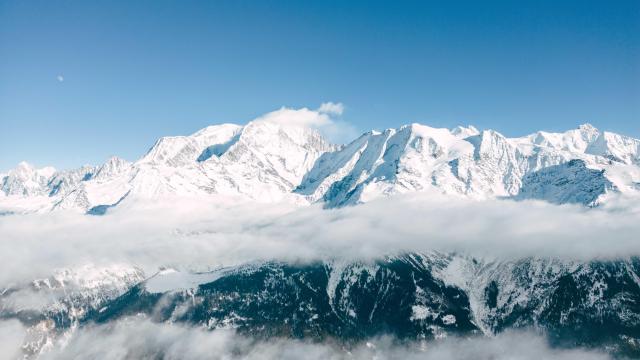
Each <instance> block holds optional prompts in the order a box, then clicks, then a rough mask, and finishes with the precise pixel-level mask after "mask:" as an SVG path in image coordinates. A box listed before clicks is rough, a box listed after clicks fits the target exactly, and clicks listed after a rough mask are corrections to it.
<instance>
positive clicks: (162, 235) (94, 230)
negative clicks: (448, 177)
mask: <svg viewBox="0 0 640 360" xmlns="http://www.w3.org/2000/svg"><path fill="white" fill-rule="evenodd" d="M638 204H639V202H638V201H635V200H633V201H629V202H625V203H623V202H617V203H616V202H613V203H612V205H611V206H610V207H607V208H604V209H595V210H587V209H584V208H581V207H574V206H554V205H549V204H545V203H541V202H513V201H500V200H489V201H483V202H479V201H469V200H463V199H454V198H450V197H440V196H436V195H429V194H412V195H410V196H409V195H407V196H397V197H394V198H388V199H380V200H376V201H373V202H371V203H367V204H363V205H359V206H355V207H349V208H343V209H336V210H324V209H321V208H320V207H319V206H311V207H305V208H300V207H296V206H293V205H288V204H269V205H266V204H264V205H259V204H255V203H233V204H230V203H226V202H223V201H215V200H214V199H212V200H211V201H203V200H202V199H197V200H194V201H193V202H186V200H185V199H182V200H175V201H171V202H168V203H161V204H157V203H154V204H144V203H136V204H134V205H130V206H129V207H127V206H122V207H119V208H116V209H114V210H115V211H113V212H112V213H108V214H107V215H106V216H102V217H93V216H84V215H77V214H71V213H63V212H57V213H51V214H46V215H12V216H2V217H0V234H2V237H1V238H0V262H1V263H2V264H3V267H4V269H6V271H3V272H0V284H7V283H12V282H21V281H29V280H31V279H33V278H37V277H43V276H48V275H50V274H51V273H52V271H53V270H54V269H57V268H65V267H76V266H81V265H84V264H96V265H101V264H103V265H110V264H113V263H125V264H132V265H136V266H139V267H141V268H142V269H144V270H145V272H146V273H153V272H155V271H156V270H157V269H158V267H160V266H179V267H188V268H193V269H206V268H209V267H211V266H221V265H234V264H238V263H242V262H246V261H253V260H262V259H282V260H290V261H299V260H302V261H305V260H313V259H320V258H333V257H336V256H343V257H346V258H350V259H353V258H374V257H379V256H383V255H385V254H393V253H397V252H404V251H430V250H440V251H455V252H463V253H467V254H470V255H473V256H480V257H498V258H520V257H527V256H544V257H549V256H550V257H560V258H567V259H579V260H588V259H593V258H599V259H612V258H619V257H623V258H626V257H628V256H637V255H640V245H639V239H638V234H640V221H638V219H639V218H640V212H639V211H638ZM123 205H124V204H123Z"/></svg>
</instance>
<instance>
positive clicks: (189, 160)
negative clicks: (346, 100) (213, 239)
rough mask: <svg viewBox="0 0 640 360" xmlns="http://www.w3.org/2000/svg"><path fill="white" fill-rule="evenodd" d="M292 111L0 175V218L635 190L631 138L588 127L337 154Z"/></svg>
mask: <svg viewBox="0 0 640 360" xmlns="http://www.w3.org/2000/svg"><path fill="white" fill-rule="evenodd" d="M287 111H288V112H290V113H287ZM296 111H300V110H288V109H287V110H280V113H278V117H279V121H271V120H269V119H268V117H267V118H260V119H258V120H255V121H252V122H250V123H248V124H247V125H244V126H240V125H233V124H222V125H214V126H209V127H207V128H204V129H202V130H200V131H198V132H196V133H194V134H192V135H190V136H173V137H163V138H161V139H159V140H158V141H156V143H155V144H154V145H153V146H152V147H151V149H150V150H149V151H148V152H147V153H146V154H145V155H144V156H143V157H142V158H141V159H139V160H137V161H135V162H133V163H129V162H126V161H124V160H122V159H119V158H116V157H113V158H111V159H109V160H107V162H106V163H104V164H103V165H100V166H95V167H93V166H84V167H81V168H79V169H75V170H67V171H55V170H54V169H53V168H43V169H35V168H33V167H32V166H30V165H28V164H26V163H21V164H19V165H18V167H17V168H15V169H13V170H11V171H9V172H8V173H7V174H4V175H2V178H1V180H0V184H1V190H2V191H1V192H0V210H2V211H3V212H25V211H49V210H54V209H76V210H80V211H90V212H92V213H104V211H105V210H106V209H108V208H109V207H112V206H115V205H117V204H120V203H122V202H123V201H127V202H130V201H134V199H141V198H146V199H162V198H164V197H171V196H180V197H182V196H191V197H196V198H198V199H200V200H201V201H207V199H213V198H216V197H220V196H223V197H231V198H241V199H245V200H251V201H260V202H277V201H287V202H294V203H298V204H309V203H315V202H323V203H324V204H325V206H326V207H338V206H344V205H351V204H357V203H360V202H366V201H369V200H371V199H374V198H377V197H380V196H389V195H393V194H398V193H408V192H415V191H436V192H440V193H444V194H449V195H455V196H464V197H470V198H473V199H488V198H496V197H501V198H502V197H506V198H514V199H542V200H546V201H550V202H553V203H558V204H562V203H580V204H584V205H588V206H594V205H597V204H600V203H602V202H603V201H606V199H607V196H608V195H609V194H611V193H622V194H625V193H631V192H638V191H640V140H638V139H634V138H631V137H627V136H623V135H619V134H614V133H610V132H606V131H604V132H603V131H599V130H598V129H596V128H594V127H593V126H591V125H581V126H580V127H579V128H577V129H573V130H569V131H567V132H564V133H548V132H543V131H539V132H537V133H534V134H531V135H527V136H524V137H520V138H507V137H505V136H503V135H501V134H500V133H498V132H496V131H494V130H483V131H479V130H477V129H476V128H474V127H472V126H471V127H457V128H454V129H451V130H450V129H437V128H432V127H429V126H425V125H420V124H411V125H405V126H402V127H400V128H398V129H388V130H385V131H381V132H379V131H370V132H367V133H365V134H363V135H361V136H360V137H358V138H357V139H355V140H353V141H352V142H350V143H349V144H346V145H342V146H336V145H332V144H330V143H329V142H328V141H327V140H325V139H324V138H323V137H322V136H321V135H320V133H319V132H318V131H316V130H315V129H312V128H310V127H306V126H301V125H296V124H295V123H292V122H287V121H282V119H283V118H284V119H285V120H286V117H287V116H289V115H291V116H293V115H296V114H295V112H296Z"/></svg>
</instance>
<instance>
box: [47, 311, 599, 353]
mask: <svg viewBox="0 0 640 360" xmlns="http://www.w3.org/2000/svg"><path fill="white" fill-rule="evenodd" d="M76 335H77V336H75V337H74V338H72V339H71V340H70V341H69V343H68V344H67V345H66V346H65V347H64V348H62V349H55V350H54V351H53V352H50V353H48V354H45V356H44V357H43V358H44V359H91V358H100V359H105V360H120V359H131V358H135V359H152V358H153V359H155V358H163V359H184V360H189V359H203V358H210V357H212V356H214V358H216V359H230V360H232V359H248V360H251V359H311V360H314V359H318V360H320V359H336V360H339V359H353V360H360V359H409V360H412V359H416V360H417V359H424V360H432V359H434V360H435V359H438V360H455V359H487V360H488V359H492V360H506V359H518V360H538V359H556V360H574V359H575V360H577V359H580V360H583V359H584V360H591V359H594V360H595V359H608V358H609V357H608V356H606V355H604V354H602V353H599V352H597V351H585V350H563V349H553V348H551V347H549V345H548V344H547V343H546V341H545V340H544V339H543V338H542V337H540V336H538V335H536V334H532V333H524V332H522V333H505V334H500V335H498V336H496V337H492V338H486V337H472V338H455V337H454V338H448V339H445V340H440V341H434V342H418V343H416V342H414V343H407V344H397V343H395V342H394V341H393V339H392V338H389V337H380V338H375V339H369V340H368V341H367V343H366V344H356V345H354V346H353V348H351V349H345V348H344V347H339V346H338V345H337V344H331V343H328V342H325V343H312V342H304V341H300V340H293V339H271V340H269V341H268V342H267V341H260V340H253V339H250V338H247V337H245V336H242V335H239V334H236V333H234V332H233V331H231V330H214V331H206V330H204V329H202V328H199V327H198V328H194V327H184V326H180V325H175V324H157V323H152V322H150V321H146V320H140V319H129V320H124V321H119V322H116V323H115V324H109V325H102V326H96V327H89V328H85V329H82V330H80V331H79V332H78V333H77V334H76Z"/></svg>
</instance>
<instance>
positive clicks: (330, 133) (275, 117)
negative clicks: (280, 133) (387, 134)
mask: <svg viewBox="0 0 640 360" xmlns="http://www.w3.org/2000/svg"><path fill="white" fill-rule="evenodd" d="M343 109H344V106H343V105H342V104H341V103H337V104H335V103H331V102H329V103H324V104H322V105H321V106H320V108H319V109H317V110H310V109H308V108H301V109H292V108H287V107H282V108H280V109H279V110H276V111H272V112H270V113H268V114H265V115H263V116H261V117H259V118H257V119H255V120H254V121H258V122H259V121H268V122H272V123H276V124H282V125H287V126H303V127H310V128H314V129H316V130H318V131H319V132H320V133H321V134H322V135H323V136H324V137H325V138H327V139H328V140H329V141H331V142H333V143H336V144H343V143H345V142H348V141H351V140H353V138H355V137H356V136H357V135H358V132H357V130H356V128H355V127H354V126H353V125H351V124H350V123H348V122H346V121H344V120H341V119H337V118H336V116H339V115H341V114H342V111H343Z"/></svg>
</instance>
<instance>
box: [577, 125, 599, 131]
mask: <svg viewBox="0 0 640 360" xmlns="http://www.w3.org/2000/svg"><path fill="white" fill-rule="evenodd" d="M578 130H582V131H588V132H592V131H598V128H596V127H595V126H593V125H591V124H589V123H584V124H580V125H579V126H578Z"/></svg>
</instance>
